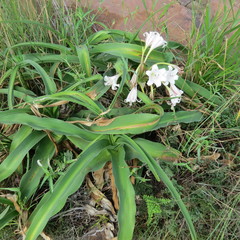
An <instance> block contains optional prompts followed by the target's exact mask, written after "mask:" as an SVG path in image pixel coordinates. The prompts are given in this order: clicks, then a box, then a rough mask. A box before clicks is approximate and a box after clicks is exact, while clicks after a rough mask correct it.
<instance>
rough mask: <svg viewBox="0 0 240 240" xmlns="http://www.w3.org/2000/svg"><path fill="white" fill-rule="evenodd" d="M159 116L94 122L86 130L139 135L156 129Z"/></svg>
mask: <svg viewBox="0 0 240 240" xmlns="http://www.w3.org/2000/svg"><path fill="white" fill-rule="evenodd" d="M159 120H160V116H159V115H156V114H149V113H138V114H128V115H123V116H119V117H115V118H112V119H106V120H103V121H101V122H99V123H98V122H96V124H98V125H96V124H95V125H92V126H91V127H87V126H84V127H85V128H86V129H88V130H90V131H92V132H94V133H97V134H140V133H144V132H148V131H152V130H153V129H156V126H158V122H159Z"/></svg>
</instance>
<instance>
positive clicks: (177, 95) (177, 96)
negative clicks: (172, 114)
mask: <svg viewBox="0 0 240 240" xmlns="http://www.w3.org/2000/svg"><path fill="white" fill-rule="evenodd" d="M167 89H168V92H169V95H170V97H171V102H170V103H169V105H171V109H172V110H173V109H174V107H175V106H176V104H177V103H180V102H181V96H182V94H183V91H182V90H180V89H178V88H177V87H176V86H175V85H174V84H170V88H169V87H168V88H167Z"/></svg>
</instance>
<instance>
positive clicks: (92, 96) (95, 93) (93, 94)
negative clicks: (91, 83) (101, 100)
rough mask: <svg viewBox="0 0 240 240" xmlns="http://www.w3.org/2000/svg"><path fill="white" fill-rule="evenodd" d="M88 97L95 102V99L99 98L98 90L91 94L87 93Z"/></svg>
mask: <svg viewBox="0 0 240 240" xmlns="http://www.w3.org/2000/svg"><path fill="white" fill-rule="evenodd" d="M86 95H87V96H88V97H90V98H91V99H93V100H95V97H96V96H97V92H96V90H93V91H91V92H88V93H86Z"/></svg>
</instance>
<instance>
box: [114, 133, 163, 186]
mask: <svg viewBox="0 0 240 240" xmlns="http://www.w3.org/2000/svg"><path fill="white" fill-rule="evenodd" d="M116 143H119V144H124V145H126V146H127V147H129V148H130V149H132V150H133V151H135V152H137V153H138V156H139V160H140V161H142V162H143V163H145V164H147V165H148V167H149V169H150V170H151V171H152V173H153V175H154V177H155V178H156V179H157V181H160V178H159V176H158V174H157V172H156V171H155V169H154V167H153V166H152V164H151V162H150V161H149V158H148V157H147V156H146V154H145V152H144V151H143V150H142V148H141V147H140V146H139V145H138V144H137V143H136V142H135V141H134V140H132V139H131V138H130V137H128V136H127V135H119V136H117V141H116Z"/></svg>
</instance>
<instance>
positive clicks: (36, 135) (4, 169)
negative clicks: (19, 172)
mask: <svg viewBox="0 0 240 240" xmlns="http://www.w3.org/2000/svg"><path fill="white" fill-rule="evenodd" d="M44 136H46V133H45V132H38V131H35V132H32V133H31V134H30V135H28V136H27V137H26V138H25V139H24V141H23V142H22V143H21V144H19V145H18V147H17V148H15V149H14V151H12V152H11V153H10V154H9V155H8V157H7V158H6V159H5V160H4V161H3V162H2V163H1V165H0V181H2V180H4V179H6V178H7V177H9V176H10V175H11V174H12V173H13V172H14V171H15V170H16V169H17V168H18V166H19V164H20V163H21V161H22V160H23V158H24V157H25V155H26V154H27V153H28V152H29V150H30V149H31V148H32V147H33V146H34V145H36V144H37V143H38V142H39V141H40V140H41V139H42V138H43V137H44Z"/></svg>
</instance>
